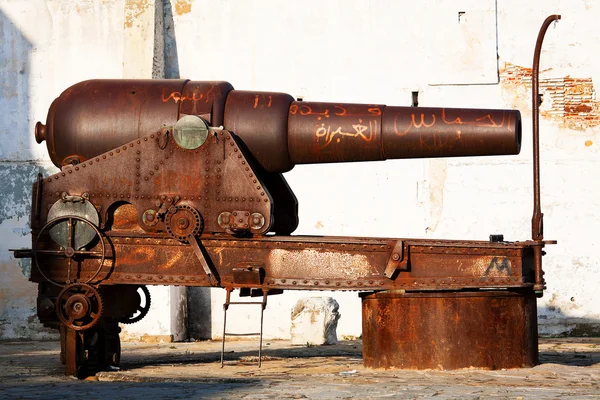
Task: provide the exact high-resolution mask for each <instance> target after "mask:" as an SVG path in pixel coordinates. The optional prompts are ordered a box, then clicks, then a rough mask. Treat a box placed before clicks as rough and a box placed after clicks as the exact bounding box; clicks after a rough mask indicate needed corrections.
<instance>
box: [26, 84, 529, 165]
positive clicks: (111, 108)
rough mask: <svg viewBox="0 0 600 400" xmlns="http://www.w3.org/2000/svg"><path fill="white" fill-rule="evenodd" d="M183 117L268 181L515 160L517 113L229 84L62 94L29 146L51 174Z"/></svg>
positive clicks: (97, 87)
mask: <svg viewBox="0 0 600 400" xmlns="http://www.w3.org/2000/svg"><path fill="white" fill-rule="evenodd" d="M186 115H196V116H199V117H201V118H204V119H205V120H206V121H208V123H209V124H210V125H211V126H215V127H218V126H220V125H223V127H224V129H226V130H228V131H230V132H232V133H233V134H235V135H237V136H238V137H240V138H241V139H242V141H243V143H244V146H245V147H246V149H247V150H248V154H247V156H248V157H249V158H251V159H252V160H253V161H255V162H256V163H257V164H258V165H259V166H260V168H262V169H264V170H265V171H268V172H285V171H289V170H290V169H292V168H293V166H294V165H295V164H312V163H324V162H327V163H331V162H348V161H369V160H371V161H373V160H385V159H394V158H415V157H423V158H425V157H457V156H482V155H502V154H518V153H519V151H520V148H521V115H520V113H519V111H518V110H479V109H453V108H419V107H389V106H385V105H381V104H349V103H319V102H297V101H293V98H292V97H291V96H290V95H288V94H285V93H276V92H256V91H240V90H233V87H232V86H231V85H230V84H229V83H227V82H195V81H185V80H178V81H177V80H91V81H85V82H81V83H78V84H76V85H73V86H72V87H70V88H68V89H67V90H65V91H64V92H63V93H62V94H61V95H60V96H59V97H58V98H57V99H56V100H55V101H54V102H53V103H52V106H51V107H50V111H49V113H48V117H47V122H46V125H43V124H41V123H38V124H37V125H36V134H35V136H36V140H37V141H38V143H41V142H42V141H43V140H46V142H47V146H48V152H49V154H50V158H51V159H52V161H53V162H54V164H55V165H57V166H62V165H70V164H77V163H82V162H84V161H86V160H89V159H92V158H93V157H96V156H97V155H99V154H102V153H104V152H107V151H109V150H111V149H114V148H118V147H119V146H122V145H124V144H127V143H129V142H131V141H133V140H135V139H139V138H142V137H145V136H147V135H149V134H151V133H157V132H159V131H160V130H161V129H162V128H163V127H171V126H173V125H174V124H175V122H176V121H177V120H178V119H179V118H181V117H183V116H186Z"/></svg>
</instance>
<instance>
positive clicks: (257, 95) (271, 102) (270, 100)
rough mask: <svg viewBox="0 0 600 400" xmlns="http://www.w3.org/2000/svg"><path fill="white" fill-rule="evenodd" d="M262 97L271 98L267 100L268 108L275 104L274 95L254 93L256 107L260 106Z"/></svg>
mask: <svg viewBox="0 0 600 400" xmlns="http://www.w3.org/2000/svg"><path fill="white" fill-rule="evenodd" d="M261 97H262V98H263V99H264V98H265V97H266V98H267V99H268V100H269V101H267V108H271V104H273V96H270V95H269V96H261V95H259V94H256V95H254V108H258V105H259V104H260V99H261Z"/></svg>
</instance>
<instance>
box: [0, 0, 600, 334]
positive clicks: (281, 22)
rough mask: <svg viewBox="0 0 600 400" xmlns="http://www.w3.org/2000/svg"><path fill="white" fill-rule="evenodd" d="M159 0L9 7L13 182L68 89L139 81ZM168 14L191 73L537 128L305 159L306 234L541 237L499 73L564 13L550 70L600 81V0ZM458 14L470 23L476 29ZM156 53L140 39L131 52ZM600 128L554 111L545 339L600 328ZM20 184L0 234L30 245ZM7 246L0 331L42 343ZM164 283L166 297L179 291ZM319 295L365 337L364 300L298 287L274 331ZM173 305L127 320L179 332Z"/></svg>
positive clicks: (303, 5) (310, 95)
mask: <svg viewBox="0 0 600 400" xmlns="http://www.w3.org/2000/svg"><path fill="white" fill-rule="evenodd" d="M148 4H149V5H150V6H152V5H153V4H154V3H153V2H152V1H150V0H148V1H133V0H128V1H125V0H123V1H114V2H105V1H100V0H86V1H78V2H71V1H67V0H53V1H42V0H25V1H10V0H0V16H2V18H3V19H2V21H3V22H2V23H3V25H2V30H0V32H2V37H1V38H0V51H1V52H2V53H1V54H2V55H3V58H2V59H1V60H0V73H1V77H2V79H3V80H5V83H3V86H2V87H3V88H4V92H3V95H2V96H0V111H2V113H3V115H8V118H5V119H4V120H2V121H0V139H1V140H2V143H3V144H2V146H1V147H0V157H1V158H0V161H1V162H2V163H3V164H2V165H3V166H5V167H6V168H17V169H19V171H21V172H19V174H20V175H19V177H18V178H17V180H16V181H15V185H17V186H23V187H25V188H26V190H29V186H28V185H29V183H28V182H30V181H31V180H32V179H33V176H34V175H35V171H36V170H37V169H39V168H42V167H44V168H51V167H49V166H48V165H47V162H46V161H45V160H47V158H46V154H45V147H44V146H38V145H37V144H35V142H34V140H33V135H32V132H33V124H34V123H35V121H36V120H38V119H42V120H43V119H45V115H46V112H47V109H48V106H49V104H50V102H51V101H52V99H53V98H54V97H56V96H57V95H58V94H59V93H60V92H61V91H62V90H64V89H65V88H66V87H67V86H69V85H70V84H72V83H74V82H77V81H80V80H83V79H87V78H99V77H122V76H124V75H125V76H135V75H136V72H135V71H133V72H132V71H131V70H129V69H128V68H129V67H127V68H125V67H124V62H125V59H127V57H126V56H129V57H130V58H129V59H137V58H138V57H136V56H134V55H133V53H130V52H129V51H128V50H127V49H128V48H131V43H132V42H131V41H128V39H127V35H128V34H131V33H132V31H131V30H130V31H129V32H128V31H127V29H132V28H133V29H134V31H133V33H134V34H135V26H136V25H135V24H132V25H131V26H127V24H128V19H127V18H128V16H131V15H138V14H139V13H138V11H139V12H140V13H141V12H142V11H144V10H146V8H144V7H148ZM170 6H171V8H172V10H173V16H174V24H173V26H170V27H169V29H171V30H172V31H170V35H172V36H174V38H175V41H176V43H175V44H176V54H177V59H176V60H175V61H176V63H177V69H178V72H179V74H180V75H181V77H185V78H191V79H196V80H213V79H219V80H228V81H230V82H231V83H232V84H233V85H234V87H236V88H237V89H257V90H274V91H282V92H287V93H290V94H292V95H293V96H296V97H299V96H301V97H303V98H304V99H305V100H316V101H319V100H320V101H345V102H361V103H383V104H390V105H409V104H410V101H411V92H413V91H419V105H421V106H453V107H481V108H519V109H520V110H521V112H522V114H523V126H524V133H525V136H524V143H523V147H522V154H521V155H518V156H510V157H487V158H460V159H448V160H395V161H386V162H376V163H360V164H337V165H318V166H317V165H315V166H298V167H296V168H295V169H294V170H292V171H291V172H289V173H287V174H286V178H287V179H288V181H289V183H290V185H291V186H292V188H293V189H294V191H295V193H296V195H297V197H298V199H299V202H300V221H301V222H300V226H299V228H298V230H297V231H296V233H297V234H317V235H350V236H391V237H434V238H449V239H450V238H458V239H487V236H488V234H490V233H504V235H505V238H507V239H508V240H524V239H528V238H529V237H530V218H531V204H532V199H531V196H532V190H531V155H530V153H531V139H530V137H529V136H530V127H531V110H530V104H531V101H530V98H529V96H530V94H529V91H528V90H526V89H525V88H524V87H514V86H510V85H507V84H505V83H504V82H499V79H498V72H497V68H498V67H500V68H502V67H503V66H504V63H510V64H513V65H518V66H524V67H530V66H531V62H532V57H533V48H534V44H535V39H536V36H537V32H538V30H539V26H540V25H541V22H542V21H543V19H544V18H545V17H546V16H547V15H549V14H551V13H560V14H562V15H563V20H562V21H561V22H560V23H559V24H558V26H557V27H556V28H553V27H551V28H550V30H549V31H548V34H547V36H546V40H545V44H544V52H543V53H542V63H541V69H542V71H543V72H542V75H541V76H542V78H550V77H565V76H572V77H580V78H585V77H591V78H593V82H594V84H598V79H600V76H599V75H600V65H599V64H600V57H598V55H597V54H596V53H597V52H595V49H596V47H597V43H598V42H599V39H600V31H598V29H596V21H597V20H598V17H600V4H598V3H597V2H595V1H593V0H589V1H584V0H560V1H559V0H550V1H548V0H535V1H531V2H526V3H524V2H522V1H515V0H497V1H488V0H486V1H475V0H471V1H467V0H464V1H460V2H443V1H441V0H440V1H436V0H427V1H423V2H418V3H417V2H413V3H407V2H384V1H358V0H345V1H344V0H335V1H328V2H323V1H316V0H307V1H303V2H280V1H275V0H270V1H267V0H258V1H253V2H239V1H233V0H223V1H216V0H215V1H213V0H210V1H208V0H207V1H200V0H195V1H194V0H171V4H170ZM139 7H142V8H141V9H138V8H139ZM136 10H137V11H136ZM459 11H461V12H465V16H466V17H465V19H463V20H462V22H460V24H462V25H460V24H459V19H458V12H459ZM146 12H147V10H146ZM6 21H8V22H6ZM32 21H35V23H32ZM482 21H484V22H482ZM496 22H497V23H496ZM7 24H12V25H11V26H12V28H10V29H8V28H7ZM494 27H495V28H496V29H492V28H494ZM9 31H10V32H9ZM147 32H149V31H147ZM147 32H146V33H147ZM140 35H141V33H140ZM134 36H135V35H134ZM144 37H146V36H144ZM135 38H138V36H135ZM152 45H153V43H152V40H150V39H143V40H141V42H140V44H139V46H137V47H135V46H134V48H136V49H138V50H139V49H140V48H141V49H145V47H143V46H150V47H151V48H152ZM128 46H129V47H128ZM140 46H141V47H140ZM146 54H147V53H146ZM496 55H497V58H495V57H496ZM172 56H173V55H172V54H171V57H172ZM139 58H142V59H143V60H148V58H147V56H140V57H139ZM7 60H8V61H7ZM15 60H16V61H15ZM171 61H173V60H171ZM140 62H141V61H140ZM146 62H147V61H144V62H143V63H142V64H143V66H144V67H145V68H147V63H146ZM153 62H155V60H154V59H153ZM127 65H128V66H129V65H131V64H127ZM24 66H25V67H24ZM24 68H25V69H24ZM21 71H23V72H21ZM7 79H11V80H12V82H13V84H12V85H7V84H6V82H7V81H6V80H7ZM14 82H16V84H15V83H14ZM598 131H599V127H598V126H595V127H589V128H587V129H583V130H572V129H569V128H567V127H565V124H564V121H561V120H559V119H548V118H542V120H541V133H542V208H543V211H544V213H545V232H546V237H547V238H548V239H557V240H558V241H559V244H558V245H557V246H551V247H549V248H548V249H547V252H548V255H547V256H546V257H545V258H544V263H545V264H544V266H545V270H546V280H547V282H548V291H547V292H546V295H545V296H544V298H543V299H541V300H540V302H539V310H540V331H541V332H542V333H546V334H563V333H568V332H571V331H572V330H573V329H575V331H574V332H575V333H578V332H579V333H590V332H592V333H594V332H596V333H598V332H600V323H599V322H598V321H599V320H600V300H598V298H597V296H595V293H596V292H597V291H598V289H599V287H598V286H599V285H600V284H599V283H598V282H599V279H598V278H599V276H598V272H597V267H596V266H597V265H598V264H599V261H600V256H598V255H597V253H596V252H595V246H596V245H595V239H594V234H595V228H596V227H597V226H599V224H598V222H599V221H598V218H599V217H598V215H597V213H596V210H597V209H598V208H597V206H598V202H599V200H597V198H598V194H599V192H600V184H599V183H598V181H597V179H595V174H596V172H597V171H598V161H597V160H598V150H599V142H598V140H597V137H596V136H597V134H598ZM586 142H587V143H586ZM589 142H591V144H589ZM1 176H2V175H0V177H1ZM7 179H8V178H7ZM11 179H12V178H11ZM26 182H27V183H26ZM5 193H6V196H8V197H5V196H3V198H7V199H10V200H8V202H5V204H6V206H3V207H4V208H3V209H2V210H3V211H1V212H0V215H1V216H2V219H3V220H2V221H0V237H2V238H6V240H4V242H6V243H10V246H14V245H13V244H12V243H16V244H18V246H21V245H22V246H26V245H27V243H28V240H29V239H28V237H27V234H28V230H27V229H28V228H27V212H28V211H27V208H25V207H24V206H23V204H21V203H20V202H19V201H21V202H22V200H21V198H25V199H27V196H24V195H19V196H21V197H19V196H16V197H15V194H14V190H13V191H12V192H10V193H8V192H5ZM9 195H10V196H12V197H10V196H9ZM2 246H5V245H4V243H3V244H2ZM6 248H8V247H6ZM6 248H5V247H1V248H0V251H1V253H0V256H1V257H2V259H0V262H2V263H3V264H2V272H3V275H2V276H3V278H2V280H0V301H2V303H0V319H2V320H4V321H6V322H2V325H0V326H2V327H3V328H1V329H0V337H39V335H41V333H40V332H43V331H42V330H41V328H40V327H39V326H38V325H36V323H35V322H31V321H29V319H30V317H31V316H32V315H33V314H34V309H33V307H34V303H35V300H34V299H35V286H34V285H31V284H29V283H27V282H26V280H25V278H24V276H23V273H22V272H21V268H20V267H19V266H18V265H17V263H16V262H15V261H14V260H12V259H11V256H10V255H9V254H8V253H7V252H6ZM165 293H166V292H163V294H162V295H159V297H158V299H153V302H154V304H162V305H163V306H164V305H165V304H166V303H165V302H168V301H170V299H171V297H170V295H169V297H168V298H167V294H165ZM210 293H211V296H210V297H211V299H210V302H211V304H212V305H213V306H212V313H211V317H210V319H211V321H210V325H211V332H212V333H211V335H212V336H213V337H218V336H220V335H221V330H222V303H223V300H224V291H223V290H217V289H212V290H211V291H210ZM312 294H314V295H332V296H333V297H335V298H336V299H337V301H338V302H339V303H340V313H341V315H342V317H341V319H340V322H339V328H338V335H339V336H340V337H343V336H344V335H352V336H358V335H360V318H361V316H360V301H359V300H358V296H357V294H356V293H354V292H347V293H339V292H338V293H335V294H331V293H329V292H327V293H322V292H315V293H307V292H289V293H285V294H283V295H280V296H273V297H271V298H269V306H268V307H267V310H266V314H265V335H266V337H289V323H290V322H289V313H290V310H291V308H292V306H293V304H294V303H295V301H296V299H298V298H300V297H303V296H307V295H312ZM169 304H170V303H169ZM256 308H257V309H256V310H253V309H247V308H246V307H238V308H232V310H231V312H230V314H229V315H230V318H229V319H228V320H229V321H230V324H229V327H230V328H228V330H229V329H230V330H231V331H236V330H237V331H243V330H247V329H248V328H249V327H250V325H253V327H250V329H251V330H254V329H255V328H254V327H258V323H259V319H258V317H259V315H260V310H259V307H258V306H257V307H256ZM165 310H166V309H165ZM165 310H163V311H161V309H160V308H154V307H153V311H152V314H151V315H150V316H149V317H148V318H147V319H146V320H145V321H143V322H142V323H140V324H139V325H138V327H136V328H134V326H132V327H129V328H128V329H136V330H135V332H138V333H139V332H145V331H151V330H152V329H155V327H156V326H158V324H162V326H163V327H164V331H167V330H168V329H169V328H167V325H168V324H169V323H168V322H167V321H166V320H165V318H168V317H167V315H166V314H169V315H173V314H172V309H171V308H169V309H168V310H167V311H165ZM33 320H34V319H33ZM13 321H19V322H18V323H19V324H21V326H23V329H16V328H15V327H14V326H15V324H16V322H13ZM0 322H1V321H0ZM207 323H208V322H207ZM153 327H154V328H153ZM162 329H163V328H159V331H160V332H162V331H163V330H162ZM586 329H587V330H586ZM138 333H135V334H136V335H137V334H138ZM44 334H45V333H44ZM36 335H37V336H36Z"/></svg>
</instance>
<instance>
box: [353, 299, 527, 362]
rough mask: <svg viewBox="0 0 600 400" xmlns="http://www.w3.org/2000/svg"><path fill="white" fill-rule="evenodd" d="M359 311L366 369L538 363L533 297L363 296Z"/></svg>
mask: <svg viewBox="0 0 600 400" xmlns="http://www.w3.org/2000/svg"><path fill="white" fill-rule="evenodd" d="M362 313H363V323H362V326H363V362H364V365H365V366H366V367H370V368H405V369H458V368H468V367H477V368H486V369H501V368H521V367H532V366H534V365H536V364H538V339H537V309H536V297H535V294H534V293H516V292H510V291H500V290H498V291H473V292H421V293H402V292H400V291H394V292H392V291H387V292H377V293H365V294H364V295H363V296H362Z"/></svg>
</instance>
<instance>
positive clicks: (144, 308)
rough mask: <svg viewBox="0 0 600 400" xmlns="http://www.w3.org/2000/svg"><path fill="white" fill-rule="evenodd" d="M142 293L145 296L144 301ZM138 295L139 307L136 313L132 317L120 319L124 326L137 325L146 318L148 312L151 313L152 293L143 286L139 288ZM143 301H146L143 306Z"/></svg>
mask: <svg viewBox="0 0 600 400" xmlns="http://www.w3.org/2000/svg"><path fill="white" fill-rule="evenodd" d="M140 291H141V292H142V293H143V294H144V299H142V296H141V295H140ZM136 294H137V297H138V305H137V307H136V309H135V312H134V313H133V315H132V316H130V317H127V318H121V319H119V322H121V323H123V324H133V323H136V322H138V321H141V320H142V318H144V317H145V316H146V315H147V314H148V311H150V302H151V299H150V291H149V290H148V288H147V287H146V286H143V285H142V286H138V288H137V292H136ZM142 300H144V303H143V305H142Z"/></svg>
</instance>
